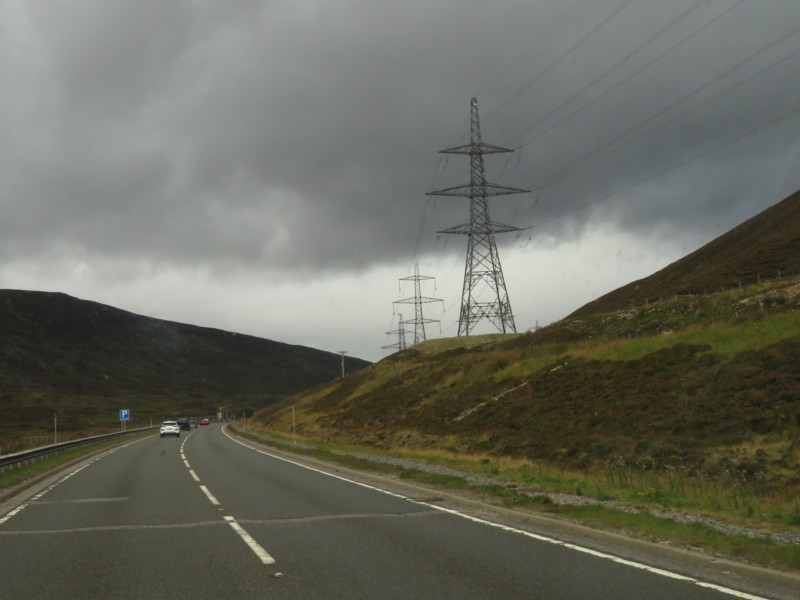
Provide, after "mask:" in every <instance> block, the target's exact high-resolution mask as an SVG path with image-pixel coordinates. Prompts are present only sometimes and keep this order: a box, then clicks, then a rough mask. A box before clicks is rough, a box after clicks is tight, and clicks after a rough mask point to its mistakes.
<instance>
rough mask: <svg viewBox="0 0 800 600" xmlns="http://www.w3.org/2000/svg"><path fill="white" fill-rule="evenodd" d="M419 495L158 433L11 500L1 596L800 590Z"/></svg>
mask: <svg viewBox="0 0 800 600" xmlns="http://www.w3.org/2000/svg"><path fill="white" fill-rule="evenodd" d="M331 471H335V469H334V468H332V469H331ZM424 496H425V495H424V494H419V495H413V494H412V495H409V494H403V493H398V492H396V491H392V490H388V489H386V490H384V489H380V488H379V487H377V486H375V485H370V484H368V483H363V482H358V481H354V480H352V479H349V478H347V477H344V476H342V475H341V474H337V473H336V472H326V471H324V470H323V469H320V468H318V467H316V466H311V465H308V464H304V462H301V461H300V460H295V459H292V458H287V457H285V456H282V455H278V454H277V453H274V452H267V451H264V450H262V449H259V448H253V447H251V446H249V445H248V444H246V443H244V442H241V441H239V440H236V439H233V438H232V437H230V436H228V435H227V434H226V432H224V431H223V428H222V427H221V426H218V425H213V426H209V427H203V428H200V429H198V430H194V431H192V432H191V433H190V434H188V435H184V436H181V437H180V438H165V439H161V438H159V437H158V435H154V436H150V437H146V438H144V439H142V440H138V441H132V442H130V443H127V444H125V445H123V446H120V447H118V448H116V449H114V450H111V451H109V452H107V453H104V454H101V455H99V456H97V457H95V458H93V459H92V460H90V461H88V462H86V463H84V464H82V465H80V466H78V467H75V468H73V469H72V470H71V471H69V472H68V473H66V474H65V475H63V476H62V477H61V478H60V479H58V480H57V481H55V482H53V483H52V484H50V485H48V486H47V487H45V488H44V489H42V490H39V491H37V492H36V493H35V494H34V495H33V496H31V497H30V498H27V499H25V500H24V501H21V502H17V503H16V504H14V505H13V506H7V507H4V511H3V513H0V556H2V557H3V560H0V581H1V582H2V586H1V587H0V598H6V597H7V598H56V597H58V598H97V597H100V596H104V597H108V598H166V597H172V598H201V599H202V598H214V599H218V598H244V599H247V598H258V599H259V600H262V599H264V598H298V599H299V598H303V599H308V598H326V599H339V598H341V599H345V598H346V599H352V598H398V599H399V598H402V599H404V600H405V599H409V598H431V599H434V598H435V599H437V600H438V599H456V598H458V599H463V598H470V599H472V598H475V599H481V598H486V599H493V600H494V599H498V598H503V599H508V598H554V599H555V598H558V599H568V598H575V599H578V598H580V599H582V600H585V599H607V600H611V599H614V600H617V599H620V598H651V599H656V600H659V599H664V600H667V599H674V598H680V599H681V600H711V599H715V600H721V599H730V598H745V599H759V598H765V599H778V600H782V599H783V598H796V597H797V595H796V592H797V590H786V589H781V588H780V587H777V586H771V587H769V588H767V587H764V588H759V587H758V585H757V584H753V583H752V582H748V581H745V580H741V581H738V582H735V583H740V584H741V585H736V586H731V587H729V586H728V585H727V583H726V584H725V585H723V584H721V583H719V582H716V583H713V582H711V581H704V580H702V579H701V578H698V577H697V576H696V575H694V574H692V573H691V568H686V569H685V570H681V569H680V568H678V569H675V570H670V569H665V568H662V567H661V566H659V567H653V566H648V565H646V564H644V562H640V561H637V560H627V559H624V558H620V557H618V556H615V555H613V554H612V553H610V552H604V551H598V550H596V549H592V548H589V547H583V546H582V545H580V544H575V543H572V542H570V541H562V540H559V539H557V538H556V537H554V536H550V535H541V534H540V533H539V532H534V531H529V530H527V528H524V527H513V526H510V525H504V524H499V523H494V522H492V520H491V518H490V517H485V516H484V515H482V514H473V513H472V511H470V514H467V512H464V511H462V510H460V509H458V508H457V507H455V506H453V505H449V504H447V503H442V502H439V501H437V500H436V499H434V498H430V497H428V498H425V497H424ZM7 557H13V560H9V559H8V558H7ZM679 571H680V572H679ZM789 594H792V595H789Z"/></svg>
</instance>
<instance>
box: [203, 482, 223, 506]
mask: <svg viewBox="0 0 800 600" xmlns="http://www.w3.org/2000/svg"><path fill="white" fill-rule="evenodd" d="M200 489H201V490H203V493H204V494H205V495H206V496H207V497H208V500H209V502H211V504H213V505H214V506H222V505H221V504H220V501H219V500H217V499H216V498H215V497H214V494H212V493H211V492H209V491H208V488H207V487H206V486H204V485H201V486H200Z"/></svg>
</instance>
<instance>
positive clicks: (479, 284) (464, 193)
mask: <svg viewBox="0 0 800 600" xmlns="http://www.w3.org/2000/svg"><path fill="white" fill-rule="evenodd" d="M470 121H471V127H470V130H471V131H470V142H469V144H466V145H463V146H453V147H451V148H445V149H444V150H441V151H439V154H464V155H467V156H469V161H470V181H469V183H468V184H465V185H458V186H455V187H449V188H444V189H441V190H435V191H432V192H429V193H428V194H427V195H428V196H455V197H462V198H469V223H466V224H464V225H456V226H455V227H450V228H449V229H443V230H441V231H439V232H438V233H449V234H459V235H466V236H467V261H466V266H465V269H464V285H463V288H462V292H461V313H460V315H459V318H458V335H459V336H461V335H469V334H470V332H471V331H472V330H473V328H474V327H475V325H477V324H478V322H480V321H481V320H483V319H485V320H488V321H489V322H491V323H492V324H493V325H494V326H495V327H496V328H497V329H498V330H499V331H500V332H501V333H509V332H511V333H516V332H517V328H516V325H515V324H514V315H513V313H512V312H511V303H510V302H509V300H508V291H507V290H506V282H505V279H504V278H503V269H502V267H501V266H500V255H499V254H498V253H497V244H496V243H495V240H494V236H495V234H496V233H509V232H512V231H522V230H523V228H520V227H514V226H513V225H503V224H502V223H495V222H494V221H492V219H491V217H490V216H489V198H490V197H491V196H505V195H509V194H527V193H529V192H530V190H523V189H518V188H512V187H506V186H502V185H497V184H494V183H489V182H487V181H486V171H485V169H484V164H483V156H484V155H485V154H500V153H508V152H513V150H511V149H509V148H501V147H500V146H492V145H491V144H486V143H484V142H483V141H482V140H481V125H480V120H479V118H478V99H477V98H472V100H471V120H470ZM481 288H484V289H485V288H488V293H485V297H488V300H487V301H484V302H480V301H479V300H478V297H479V293H480V292H481V291H482V289H481Z"/></svg>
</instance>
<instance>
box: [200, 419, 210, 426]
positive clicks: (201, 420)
mask: <svg viewBox="0 0 800 600" xmlns="http://www.w3.org/2000/svg"><path fill="white" fill-rule="evenodd" d="M198 424H199V425H208V419H200V420H199V421H198Z"/></svg>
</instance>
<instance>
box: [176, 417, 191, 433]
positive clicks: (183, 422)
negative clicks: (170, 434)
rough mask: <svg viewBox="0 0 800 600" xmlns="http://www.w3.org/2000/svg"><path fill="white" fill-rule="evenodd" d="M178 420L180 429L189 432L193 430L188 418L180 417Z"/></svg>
mask: <svg viewBox="0 0 800 600" xmlns="http://www.w3.org/2000/svg"><path fill="white" fill-rule="evenodd" d="M176 420H177V421H178V427H180V428H181V429H185V430H186V431H189V430H190V429H191V428H192V424H191V423H190V422H189V419H188V418H187V417H178V419H176Z"/></svg>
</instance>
